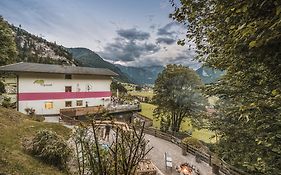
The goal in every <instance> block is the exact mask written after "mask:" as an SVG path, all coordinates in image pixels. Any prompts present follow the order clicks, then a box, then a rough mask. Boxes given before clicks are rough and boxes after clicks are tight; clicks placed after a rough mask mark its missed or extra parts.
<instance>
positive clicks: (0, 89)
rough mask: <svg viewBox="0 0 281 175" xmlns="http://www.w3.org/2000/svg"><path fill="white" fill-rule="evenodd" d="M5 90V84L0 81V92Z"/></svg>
mask: <svg viewBox="0 0 281 175" xmlns="http://www.w3.org/2000/svg"><path fill="white" fill-rule="evenodd" d="M5 92H6V89H5V84H4V83H3V82H2V81H0V94H3V93H5Z"/></svg>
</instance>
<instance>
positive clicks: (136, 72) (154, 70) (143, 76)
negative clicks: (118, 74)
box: [116, 65, 164, 84]
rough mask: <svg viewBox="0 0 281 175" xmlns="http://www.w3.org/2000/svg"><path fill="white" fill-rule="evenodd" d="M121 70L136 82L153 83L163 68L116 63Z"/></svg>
mask: <svg viewBox="0 0 281 175" xmlns="http://www.w3.org/2000/svg"><path fill="white" fill-rule="evenodd" d="M116 66H117V67H119V68H120V69H121V71H122V72H124V73H126V74H127V75H129V76H130V78H131V79H133V80H135V82H136V83H137V84H154V82H155V80H156V78H157V76H158V74H159V73H160V72H161V71H162V70H163V69H164V67H163V66H149V67H127V66H122V65H116Z"/></svg>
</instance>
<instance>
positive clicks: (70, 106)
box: [64, 101, 72, 108]
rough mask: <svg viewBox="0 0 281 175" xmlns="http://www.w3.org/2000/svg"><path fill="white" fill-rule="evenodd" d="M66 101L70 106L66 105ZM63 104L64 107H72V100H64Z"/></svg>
mask: <svg viewBox="0 0 281 175" xmlns="http://www.w3.org/2000/svg"><path fill="white" fill-rule="evenodd" d="M67 103H70V106H68V105H67ZM64 106H65V107H66V108H71V107H72V101H64Z"/></svg>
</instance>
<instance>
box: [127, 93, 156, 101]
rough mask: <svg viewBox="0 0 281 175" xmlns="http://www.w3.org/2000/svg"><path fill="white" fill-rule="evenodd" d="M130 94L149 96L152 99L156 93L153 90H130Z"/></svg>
mask: <svg viewBox="0 0 281 175" xmlns="http://www.w3.org/2000/svg"><path fill="white" fill-rule="evenodd" d="M129 94H131V95H133V96H141V97H148V98H150V99H151V98H152V97H153V95H154V94H153V92H152V91H130V92H129Z"/></svg>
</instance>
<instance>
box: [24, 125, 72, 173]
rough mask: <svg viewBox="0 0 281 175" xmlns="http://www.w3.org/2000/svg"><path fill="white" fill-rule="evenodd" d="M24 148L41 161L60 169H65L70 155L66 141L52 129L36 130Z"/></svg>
mask: <svg viewBox="0 0 281 175" xmlns="http://www.w3.org/2000/svg"><path fill="white" fill-rule="evenodd" d="M25 148H26V150H27V151H29V152H30V153H31V154H33V155H34V156H36V157H38V158H40V159H41V160H42V161H43V162H45V163H48V164H51V165H53V166H55V167H58V168H60V169H62V170H66V169H67V165H66V163H67V161H68V159H69V157H70V155H71V149H70V148H69V147H68V145H67V143H66V141H65V140H64V139H63V138H62V137H60V136H59V135H57V134H56V133H55V132H53V131H49V130H41V131H39V132H37V134H36V135H35V137H34V138H33V139H32V141H31V143H30V144H28V145H27V146H26V147H25Z"/></svg>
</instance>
